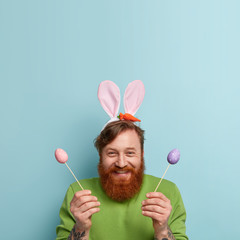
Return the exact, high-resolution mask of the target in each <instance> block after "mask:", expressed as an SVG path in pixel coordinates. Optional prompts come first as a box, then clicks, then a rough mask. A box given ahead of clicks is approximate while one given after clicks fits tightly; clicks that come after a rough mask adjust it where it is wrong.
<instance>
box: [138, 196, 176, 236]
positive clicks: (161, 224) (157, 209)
mask: <svg viewBox="0 0 240 240" xmlns="http://www.w3.org/2000/svg"><path fill="white" fill-rule="evenodd" d="M147 198H148V199H146V200H144V201H143V202H142V214H143V215H144V216H146V217H150V218H152V220H153V228H154V231H155V237H156V239H162V238H163V239H164V238H166V239H175V238H174V236H173V235H172V233H171V231H170V229H169V227H168V219H169V216H170V213H171V211H172V206H171V203H170V200H169V199H168V198H167V197H166V196H164V195H163V194H162V193H160V192H150V193H147ZM169 231H170V233H169ZM170 235H172V236H171V237H172V238H169V237H170Z"/></svg>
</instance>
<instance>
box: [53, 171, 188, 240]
mask: <svg viewBox="0 0 240 240" xmlns="http://www.w3.org/2000/svg"><path fill="white" fill-rule="evenodd" d="M159 180H160V179H159V178H156V177H153V176H150V175H146V174H145V175H144V178H143V184H142V187H141V190H140V191H139V193H137V194H136V195H135V196H134V197H133V198H132V199H130V200H126V201H124V202H117V201H114V200H112V199H111V198H109V197H108V196H107V195H106V194H105V192H104V190H103V189H102V187H101V184H100V181H99V178H91V179H84V180H81V184H82V186H83V188H84V189H89V190H91V192H92V195H94V196H96V197H97V198H98V201H99V202H100V203H101V205H100V212H98V213H95V214H94V215H93V216H92V227H91V230H90V234H89V240H135V239H140V240H153V239H154V229H153V224H152V219H151V218H149V217H146V216H143V215H142V213H141V206H142V205H141V203H142V201H143V200H144V199H146V194H147V193H148V192H153V191H154V190H155V188H156V186H157V184H158V182H159ZM80 190H81V189H80V187H79V185H78V184H77V182H75V183H73V184H71V185H70V187H69V188H68V190H67V193H66V196H65V198H64V201H63V204H62V206H61V209H60V213H59V215H60V219H61V223H60V225H59V226H57V229H56V232H57V238H56V240H62V239H67V238H68V236H69V234H70V231H71V230H72V228H73V226H74V224H75V220H74V217H73V215H72V214H71V212H70V202H71V200H72V198H73V196H74V194H75V193H76V192H77V191H80ZM158 191H159V192H162V193H163V194H164V195H165V196H166V197H167V198H168V199H169V200H170V201H171V205H172V212H171V215H170V217H169V220H168V225H169V227H170V229H171V231H172V232H173V234H174V236H175V238H176V240H187V239H188V237H187V236H186V234H185V231H186V227H185V220H186V211H185V208H184V205H183V201H182V198H181V195H180V192H179V190H178V188H177V186H176V185H175V184H174V183H172V182H170V181H168V180H165V179H163V181H162V183H161V185H160V186H159V188H158Z"/></svg>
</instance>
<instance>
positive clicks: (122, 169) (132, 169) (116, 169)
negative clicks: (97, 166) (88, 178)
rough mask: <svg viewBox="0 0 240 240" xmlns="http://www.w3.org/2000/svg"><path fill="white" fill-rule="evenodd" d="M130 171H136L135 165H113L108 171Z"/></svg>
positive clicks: (108, 172)
mask: <svg viewBox="0 0 240 240" xmlns="http://www.w3.org/2000/svg"><path fill="white" fill-rule="evenodd" d="M120 170H121V171H128V172H132V173H134V172H135V168H133V167H129V166H127V167H123V168H122V167H116V166H113V167H111V168H109V169H108V170H107V171H106V173H107V174H110V173H113V172H116V171H120Z"/></svg>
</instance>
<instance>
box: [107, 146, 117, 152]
mask: <svg viewBox="0 0 240 240" xmlns="http://www.w3.org/2000/svg"><path fill="white" fill-rule="evenodd" d="M106 150H107V151H108V150H113V151H117V150H116V149H115V148H113V147H107V148H106Z"/></svg>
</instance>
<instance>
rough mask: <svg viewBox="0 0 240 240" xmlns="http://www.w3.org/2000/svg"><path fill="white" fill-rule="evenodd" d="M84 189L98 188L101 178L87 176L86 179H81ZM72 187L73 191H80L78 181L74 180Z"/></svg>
mask: <svg viewBox="0 0 240 240" xmlns="http://www.w3.org/2000/svg"><path fill="white" fill-rule="evenodd" d="M78 181H79V182H80V183H81V185H82V187H83V189H93V188H96V186H97V185H98V184H99V178H98V177H94V178H85V179H80V180H78ZM70 187H71V188H72V189H73V192H77V191H80V190H81V189H80V186H79V185H78V182H74V183H72V184H71V185H70Z"/></svg>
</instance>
